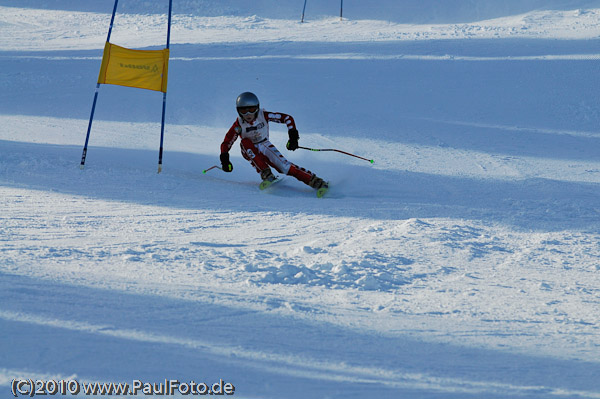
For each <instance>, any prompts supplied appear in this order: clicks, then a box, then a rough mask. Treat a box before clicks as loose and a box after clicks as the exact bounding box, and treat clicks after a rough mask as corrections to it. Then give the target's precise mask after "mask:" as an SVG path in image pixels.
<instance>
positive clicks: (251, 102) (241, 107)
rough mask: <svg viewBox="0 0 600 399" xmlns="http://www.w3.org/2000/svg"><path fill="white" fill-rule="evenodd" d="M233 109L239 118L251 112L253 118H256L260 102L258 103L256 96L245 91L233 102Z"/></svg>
mask: <svg viewBox="0 0 600 399" xmlns="http://www.w3.org/2000/svg"><path fill="white" fill-rule="evenodd" d="M235 108H236V109H237V112H238V114H239V115H240V116H241V117H243V116H244V114H247V113H248V112H252V113H254V115H255V116H257V115H258V109H259V108H260V102H259V101H258V97H256V94H254V93H250V92H249V91H246V92H243V93H242V94H240V95H239V96H238V98H237V100H235ZM243 111H246V112H243Z"/></svg>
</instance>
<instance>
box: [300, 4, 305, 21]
mask: <svg viewBox="0 0 600 399" xmlns="http://www.w3.org/2000/svg"><path fill="white" fill-rule="evenodd" d="M304 11H306V0H304V7H302V19H301V20H300V22H304Z"/></svg>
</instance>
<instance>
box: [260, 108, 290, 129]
mask: <svg viewBox="0 0 600 399" xmlns="http://www.w3.org/2000/svg"><path fill="white" fill-rule="evenodd" d="M265 119H266V120H268V121H269V122H277V123H285V124H286V125H287V128H288V131H290V130H291V129H296V122H294V118H292V115H288V114H283V113H281V112H268V111H265Z"/></svg>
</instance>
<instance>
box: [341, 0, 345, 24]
mask: <svg viewBox="0 0 600 399" xmlns="http://www.w3.org/2000/svg"><path fill="white" fill-rule="evenodd" d="M343 10H344V0H340V21H343V18H342V11H343Z"/></svg>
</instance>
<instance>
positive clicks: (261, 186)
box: [202, 165, 329, 198]
mask: <svg viewBox="0 0 600 399" xmlns="http://www.w3.org/2000/svg"><path fill="white" fill-rule="evenodd" d="M213 169H221V168H220V167H219V166H218V165H213V166H211V167H210V168H208V169H204V170H203V171H202V173H205V174H206V172H208V171H209V170H213ZM280 181H281V178H279V177H276V178H275V179H274V180H263V181H262V182H261V183H260V184H259V185H258V188H259V189H260V190H261V191H262V190H266V189H267V188H269V187H271V186H272V185H273V184H276V183H278V182H280ZM328 191H329V183H327V186H324V187H321V188H319V189H317V198H323V197H324V196H325V194H327V192H328Z"/></svg>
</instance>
